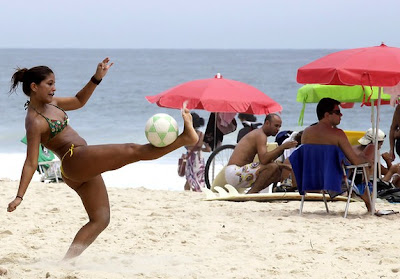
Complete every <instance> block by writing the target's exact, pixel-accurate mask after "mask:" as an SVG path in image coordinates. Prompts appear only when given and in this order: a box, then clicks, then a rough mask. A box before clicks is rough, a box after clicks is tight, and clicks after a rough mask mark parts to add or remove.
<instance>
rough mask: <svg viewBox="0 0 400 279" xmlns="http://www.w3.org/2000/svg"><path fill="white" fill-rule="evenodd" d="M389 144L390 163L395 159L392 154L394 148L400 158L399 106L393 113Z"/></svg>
mask: <svg viewBox="0 0 400 279" xmlns="http://www.w3.org/2000/svg"><path fill="white" fill-rule="evenodd" d="M389 144H390V151H389V154H390V156H391V158H392V161H394V159H396V155H395V154H394V149H395V148H396V153H397V155H399V156H400V105H397V107H396V110H395V111H394V113H393V119H392V124H391V125H390V132H389Z"/></svg>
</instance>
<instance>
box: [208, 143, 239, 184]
mask: <svg viewBox="0 0 400 279" xmlns="http://www.w3.org/2000/svg"><path fill="white" fill-rule="evenodd" d="M234 149H235V145H234V144H225V145H221V146H219V147H217V148H216V149H215V150H214V151H213V152H212V153H211V155H210V157H208V160H207V163H206V167H205V173H204V179H205V182H206V186H207V188H208V189H211V185H212V183H213V181H214V179H215V177H216V176H217V175H218V174H219V173H220V172H221V170H222V169H223V168H224V167H225V166H226V165H228V161H229V159H230V157H231V155H232V153H233V150H234Z"/></svg>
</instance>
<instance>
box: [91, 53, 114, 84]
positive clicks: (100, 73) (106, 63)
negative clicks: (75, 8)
mask: <svg viewBox="0 0 400 279" xmlns="http://www.w3.org/2000/svg"><path fill="white" fill-rule="evenodd" d="M113 64H114V63H110V59H109V58H108V57H106V58H104V60H103V61H102V62H100V63H99V64H98V65H97V69H96V73H95V74H94V77H95V79H97V80H101V79H102V78H103V77H104V76H105V75H106V74H107V72H108V69H110V67H111V66H112V65H113Z"/></svg>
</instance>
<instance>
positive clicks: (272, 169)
mask: <svg viewBox="0 0 400 279" xmlns="http://www.w3.org/2000/svg"><path fill="white" fill-rule="evenodd" d="M280 179H281V170H280V168H279V166H278V164H277V163H269V164H267V165H261V166H260V169H259V170H258V171H257V179H256V181H255V182H254V184H253V186H252V187H251V189H250V190H249V191H248V192H247V193H248V194H251V193H258V192H260V191H261V190H263V189H265V188H267V187H268V186H269V185H270V184H271V183H275V182H278V181H280Z"/></svg>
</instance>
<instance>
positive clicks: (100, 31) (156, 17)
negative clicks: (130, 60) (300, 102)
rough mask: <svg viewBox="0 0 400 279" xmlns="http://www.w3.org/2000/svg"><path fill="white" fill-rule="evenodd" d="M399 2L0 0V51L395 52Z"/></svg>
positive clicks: (399, 35)
mask: <svg viewBox="0 0 400 279" xmlns="http://www.w3.org/2000/svg"><path fill="white" fill-rule="evenodd" d="M399 11H400V1H399V0H380V1H376V0H331V1H326V0H287V1H285V0H275V1H270V0H214V1H211V0H198V1H191V0H186V1H184V0H140V1H139V0H65V1H64V0H35V1H32V0H20V1H15V0H14V1H13V0H11V1H10V0H0V35H1V40H0V48H154V49H159V48H172V49H316V48H328V49H346V48H356V47H367V46H376V45H379V44H380V43H381V42H384V43H385V44H386V45H388V46H394V47H400V32H399V28H400V16H399Z"/></svg>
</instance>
